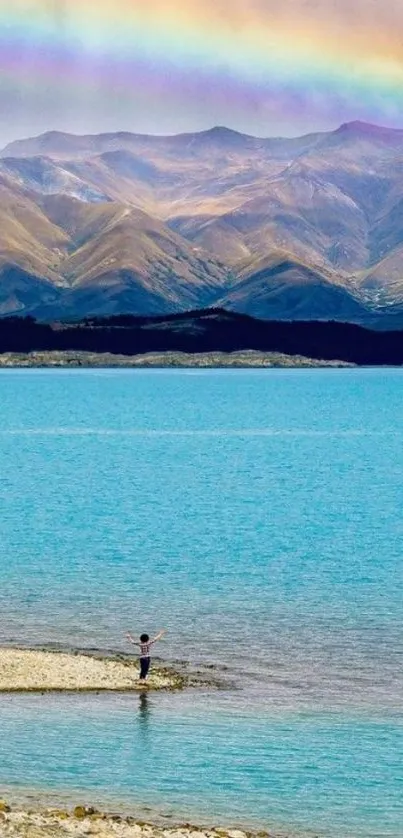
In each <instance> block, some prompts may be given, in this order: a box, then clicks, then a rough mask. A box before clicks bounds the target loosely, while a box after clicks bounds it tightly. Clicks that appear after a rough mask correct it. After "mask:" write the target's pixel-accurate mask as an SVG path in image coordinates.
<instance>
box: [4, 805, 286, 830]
mask: <svg viewBox="0 0 403 838" xmlns="http://www.w3.org/2000/svg"><path fill="white" fill-rule="evenodd" d="M132 811H133V810H132ZM148 817H149V816H148ZM148 817H146V819H143V818H142V817H139V813H138V812H137V814H134V813H133V814H130V813H129V811H128V810H123V809H121V810H120V811H113V810H106V811H104V810H102V809H97V808H96V807H93V806H87V805H84V804H83V803H79V804H78V805H76V806H72V807H71V808H70V807H68V806H61V807H59V806H46V807H44V806H40V805H39V804H38V803H37V799H35V800H34V802H33V805H28V803H26V804H21V803H16V804H15V805H14V804H13V803H11V804H10V803H9V802H8V799H4V798H0V835H1V838H9V836H10V838H32V836H33V835H34V836H35V838H66V836H71V838H82V836H83V835H98V836H100V838H286V836H289V838H291V836H290V833H289V832H287V833H286V832H285V831H284V830H276V831H273V830H271V829H270V830H268V829H266V828H263V829H259V828H255V829H251V828H249V827H244V826H243V825H241V824H237V825H235V826H232V827H231V826H216V825H214V826H213V825H206V824H205V825H201V824H197V825H196V824H193V823H189V822H183V821H182V822H180V821H177V820H176V819H175V818H174V816H173V815H171V814H169V815H168V814H166V815H165V816H162V817H161V818H160V819H155V820H149V819H148ZM168 821H169V822H168ZM294 834H295V833H294Z"/></svg>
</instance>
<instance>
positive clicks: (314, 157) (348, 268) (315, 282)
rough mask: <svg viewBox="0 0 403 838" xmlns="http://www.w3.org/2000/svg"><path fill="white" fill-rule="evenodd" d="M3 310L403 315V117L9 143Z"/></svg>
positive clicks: (0, 206) (74, 314)
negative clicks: (299, 131) (258, 132)
mask: <svg viewBox="0 0 403 838" xmlns="http://www.w3.org/2000/svg"><path fill="white" fill-rule="evenodd" d="M0 221H1V223H0V314H3V315H5V314H12V313H21V314H22V313H24V314H27V313H30V314H33V315H34V316H36V317H39V318H42V319H57V318H80V317H82V316H87V315H108V314H113V313H119V312H122V313H124V312H131V313H136V314H137V313H138V314H164V313H168V312H176V311H185V310H189V309H191V308H196V307H204V306H209V305H220V306H224V307H225V308H228V309H231V310H233V311H239V312H244V313H248V314H251V315H253V316H255V317H262V318H266V319H273V318H276V319H319V320H320V319H335V320H347V321H353V322H361V323H368V324H371V325H373V324H376V325H378V326H379V325H381V326H382V324H384V325H385V327H387V328H388V327H389V325H388V324H389V323H390V322H393V324H394V326H395V327H397V326H399V325H400V324H401V323H402V324H403V131H399V130H391V129H390V130H389V129H385V128H378V127H376V126H371V125H366V124H363V123H350V124H347V125H343V126H341V128H339V129H338V130H337V131H334V132H330V133H323V134H312V135H308V136H306V137H302V138H297V139H281V138H275V139H257V138H254V137H249V136H245V135H242V134H239V133H237V132H235V131H230V130H229V129H226V128H215V129H212V130H211V131H205V132H201V133H199V134H183V135H177V136H173V137H148V136H141V135H136V134H130V133H116V134H102V135H96V136H82V137H80V136H73V135H69V134H62V133H58V132H50V133H48V134H44V135H43V136H41V137H36V138H33V139H28V140H20V141H17V142H14V143H11V144H9V145H8V146H7V147H6V148H5V149H4V150H3V151H2V152H1V155H0Z"/></svg>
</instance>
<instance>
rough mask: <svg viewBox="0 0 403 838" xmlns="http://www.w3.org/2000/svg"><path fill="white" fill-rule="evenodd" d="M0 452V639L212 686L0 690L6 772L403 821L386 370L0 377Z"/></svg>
mask: <svg viewBox="0 0 403 838" xmlns="http://www.w3.org/2000/svg"><path fill="white" fill-rule="evenodd" d="M0 457H1V459H0V463H1V469H0V502H1V518H0V536H1V537H0V550H1V562H0V597H1V609H0V643H1V644H3V645H6V644H7V645H19V644H20V645H28V646H35V645H44V644H46V645H47V644H49V645H52V646H60V647H62V648H64V647H66V648H70V647H77V648H87V649H100V650H116V651H128V650H129V649H128V647H127V644H126V642H125V639H124V634H125V632H126V630H127V629H128V628H129V629H130V630H132V631H133V632H140V631H142V630H149V631H150V632H151V631H154V630H157V629H159V628H161V627H166V628H167V629H168V632H169V633H168V635H167V638H166V640H164V642H161V644H160V645H159V646H158V648H156V654H157V655H158V656H159V657H161V658H163V659H164V660H166V661H167V662H169V661H181V662H188V663H190V664H191V665H194V666H197V667H200V666H201V667H205V668H206V672H209V671H211V672H212V673H213V674H214V675H217V674H220V670H221V676H222V678H223V681H224V688H223V689H221V690H209V689H206V688H202V689H200V690H192V691H185V692H184V693H170V694H156V693H153V694H151V693H150V694H149V695H148V696H147V697H146V698H144V697H143V698H139V696H138V695H133V696H132V695H127V694H125V695H105V696H102V695H100V696H89V695H87V696H81V697H79V696H76V697H73V696H70V697H69V696H40V695H37V696H35V695H27V696H17V695H14V696H11V695H9V696H6V695H3V696H0V712H1V737H0V786H1V788H3V789H7V790H8V789H11V790H12V791H14V792H15V793H16V794H21V795H23V794H25V793H26V794H28V793H31V792H32V791H35V790H37V791H38V792H39V793H40V794H47V793H49V794H53V795H56V796H57V795H59V797H60V798H61V797H63V796H69V795H70V796H71V799H74V800H76V799H78V796H79V795H81V797H82V798H83V799H85V800H86V801H87V802H90V803H91V802H93V801H110V802H111V805H112V804H113V805H117V804H119V805H122V806H123V805H125V806H126V805H127V806H129V807H132V808H133V809H135V810H136V811H140V810H141V811H143V810H144V811H145V812H147V811H150V819H151V816H152V815H156V814H161V815H165V816H167V817H169V816H171V817H174V818H175V819H176V820H190V821H193V822H200V823H214V824H218V823H221V824H222V823H228V824H235V823H242V824H243V825H245V826H248V825H250V826H254V825H256V826H263V827H266V828H271V829H273V831H276V830H277V831H278V832H280V833H281V832H284V834H286V835H291V834H292V835H297V836H298V835H301V836H308V835H309V836H311V838H313V836H314V835H315V836H325V837H326V838H382V836H384V838H402V835H403V710H402V701H403V666H402V663H403V593H402V583H403V570H402V568H403V564H402V555H403V514H402V510H403V371H400V370H397V369H396V370H394V369H380V370H372V369H367V370H355V369H346V370H336V369H335V370H330V369H328V370H326V369H323V370H256V371H251V370H248V371H241V370H239V371H225V370H215V371H210V370H208V371H207V370H206V371H193V370H189V371H169V370H161V371H157V370H156V371H142V370H137V371H125V370H117V371H113V370H90V371H86V370H77V371H72V370H60V371H46V370H43V371H41V370H5V371H2V372H0ZM129 648H130V647H129ZM209 667H212V668H211V670H210V669H209Z"/></svg>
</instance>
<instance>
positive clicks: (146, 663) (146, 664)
mask: <svg viewBox="0 0 403 838" xmlns="http://www.w3.org/2000/svg"><path fill="white" fill-rule="evenodd" d="M149 668H150V658H140V680H141V681H144V680H145V679H146V678H147V674H148V670H149Z"/></svg>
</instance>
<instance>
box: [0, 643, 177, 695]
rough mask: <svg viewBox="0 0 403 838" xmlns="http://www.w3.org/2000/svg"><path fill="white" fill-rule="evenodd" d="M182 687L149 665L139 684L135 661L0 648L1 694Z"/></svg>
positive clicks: (168, 671) (174, 675) (162, 669)
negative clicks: (148, 672)
mask: <svg viewBox="0 0 403 838" xmlns="http://www.w3.org/2000/svg"><path fill="white" fill-rule="evenodd" d="M183 686H184V678H183V676H182V675H180V674H179V673H178V672H175V671H174V670H173V669H172V670H171V669H169V668H165V667H163V666H158V665H157V664H155V665H152V668H151V671H150V675H149V676H148V679H147V682H146V684H144V682H140V681H139V667H138V662H137V660H136V659H135V658H133V659H132V658H128V659H126V658H124V657H123V656H122V657H121V658H120V657H119V658H117V657H115V658H111V657H101V656H96V655H91V654H87V653H78V652H53V651H44V650H36V649H14V648H0V692H2V693H5V692H60V691H63V692H68V691H73V692H90V691H93V692H98V691H101V690H106V691H111V690H114V691H126V690H136V691H140V690H144V689H153V690H173V689H180V688H181V687H183Z"/></svg>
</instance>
